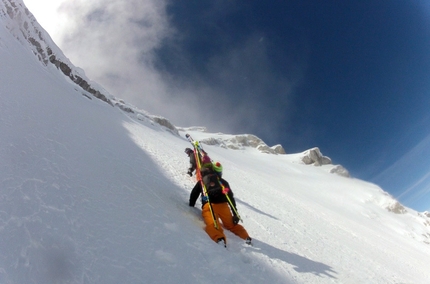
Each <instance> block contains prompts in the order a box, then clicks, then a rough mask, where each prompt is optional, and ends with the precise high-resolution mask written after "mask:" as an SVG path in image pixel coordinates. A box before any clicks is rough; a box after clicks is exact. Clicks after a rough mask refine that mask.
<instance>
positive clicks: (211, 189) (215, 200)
mask: <svg viewBox="0 0 430 284" xmlns="http://www.w3.org/2000/svg"><path fill="white" fill-rule="evenodd" d="M211 178H213V180H211ZM215 178H216V176H211V175H210V174H207V175H205V176H204V177H203V183H204V184H205V186H206V190H207V193H208V196H209V201H210V204H209V203H208V202H207V198H205V197H206V196H203V194H202V184H201V182H197V183H196V185H195V186H194V188H193V190H192V191H191V194H190V201H189V206H191V207H194V205H195V204H196V201H197V198H198V197H199V196H200V194H202V216H203V220H204V222H205V225H206V227H205V231H206V233H207V234H208V235H209V237H210V238H211V239H212V240H213V241H215V242H217V243H219V242H224V245H226V243H227V238H226V236H225V234H224V230H223V227H224V228H225V229H227V230H229V231H231V232H232V233H234V234H235V235H237V236H239V237H240V238H242V239H244V240H245V241H246V243H247V244H249V245H251V238H250V237H249V235H248V232H247V231H246V230H245V228H244V227H243V226H242V225H240V224H238V223H239V217H238V216H237V215H236V212H237V210H236V201H235V199H234V196H233V192H232V191H231V189H230V186H229V184H228V183H227V181H225V180H224V179H220V181H221V182H222V184H223V186H224V191H225V193H223V192H222V189H221V185H220V184H219V181H218V180H217V179H215ZM226 194H227V195H228V196H229V198H230V200H231V203H232V204H231V205H230V206H234V208H231V210H230V206H229V203H228V200H227V197H226ZM210 205H211V206H212V211H213V214H214V216H215V220H216V222H217V223H218V229H217V228H216V227H215V225H214V218H213V216H212V213H211V211H210V207H209V206H210ZM219 220H221V222H222V226H221V223H220V222H219Z"/></svg>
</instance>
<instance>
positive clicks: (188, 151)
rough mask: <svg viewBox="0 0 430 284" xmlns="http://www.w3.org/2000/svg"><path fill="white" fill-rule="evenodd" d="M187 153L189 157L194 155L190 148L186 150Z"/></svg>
mask: <svg viewBox="0 0 430 284" xmlns="http://www.w3.org/2000/svg"><path fill="white" fill-rule="evenodd" d="M185 153H186V154H187V155H190V154H191V153H193V150H191V149H190V148H185Z"/></svg>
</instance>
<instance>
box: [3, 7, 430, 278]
mask: <svg viewBox="0 0 430 284" xmlns="http://www.w3.org/2000/svg"><path fill="white" fill-rule="evenodd" d="M11 3H14V4H17V3H18V4H19V3H21V5H22V2H21V1H12V0H11V1H6V0H1V2H0V64H1V65H0V98H1V101H0V161H1V164H0V167H1V168H0V186H1V187H0V283H6V284H9V283H103V284H105V283H112V284H113V283H428V281H429V279H430V269H428V264H429V263H430V244H429V240H430V216H429V215H430V214H429V213H428V212H424V213H418V212H416V211H414V210H411V209H409V208H404V207H403V206H402V205H401V204H399V203H398V202H397V201H396V200H394V199H393V198H392V197H391V196H389V195H388V194H386V193H385V192H384V191H383V190H382V189H380V188H379V187H377V186H376V185H373V184H370V183H367V182H364V181H361V180H357V179H353V178H345V177H342V176H339V175H333V174H331V173H329V172H328V171H327V170H326V169H325V168H324V167H313V166H309V165H305V164H304V163H303V157H304V153H297V154H288V155H268V154H264V153H261V152H260V151H259V150H258V149H256V148H251V147H238V149H237V150H232V149H231V148H229V147H226V148H224V147H222V146H220V145H205V144H203V147H204V148H205V150H206V151H207V152H208V153H209V154H210V155H211V157H212V159H214V160H217V161H221V162H222V164H223V167H224V177H225V179H227V180H228V181H229V183H230V185H231V186H232V189H233V191H234V193H235V196H236V199H237V203H238V210H239V213H240V215H241V216H242V218H243V219H244V223H243V225H244V226H245V228H246V229H247V230H248V232H249V233H250V235H251V236H252V237H253V239H254V246H253V247H249V246H246V245H244V242H243V240H241V239H239V238H237V237H236V236H234V235H232V234H230V233H229V232H227V238H228V248H227V249H225V248H224V247H222V246H219V245H217V244H215V243H214V242H213V241H212V240H210V239H209V237H208V236H207V235H206V233H205V232H204V231H203V222H202V221H201V216H200V204H199V203H198V204H197V206H196V207H195V208H190V207H188V205H187V202H188V196H189V193H190V190H191V188H192V186H193V185H194V182H195V180H194V179H193V178H190V177H188V176H187V175H186V174H185V173H186V169H187V167H188V160H187V157H186V155H185V154H184V148H186V147H189V143H188V142H187V141H186V139H185V138H184V135H185V133H186V132H188V133H190V134H191V135H192V136H193V137H194V138H195V139H198V140H202V141H203V140H205V139H208V138H211V137H212V138H214V139H218V138H219V136H222V135H221V134H211V133H206V132H202V131H200V130H198V129H195V128H190V129H186V128H180V131H179V132H178V133H175V131H174V129H173V128H171V127H169V125H167V127H164V126H161V125H160V123H159V122H158V121H157V119H154V116H151V115H149V114H146V113H145V112H139V113H137V112H124V109H123V108H121V107H120V108H118V107H112V105H116V103H113V104H107V103H106V101H104V100H102V99H100V100H99V99H91V100H90V99H89V98H92V97H91V96H90V95H88V96H86V95H84V96H83V95H82V94H83V93H85V91H83V90H82V89H81V88H78V87H77V86H76V84H73V83H71V81H70V78H69V77H67V76H65V75H64V73H63V72H60V71H59V69H57V67H55V66H54V65H50V64H44V62H43V60H42V61H41V60H40V58H39V57H38V56H37V54H35V53H34V51H33V49H32V47H31V46H29V45H28V44H27V43H26V41H21V40H17V37H16V36H15V35H16V34H19V32H18V33H17V31H16V30H15V31H14V33H13V32H11V25H13V23H14V22H13V21H12V20H13V19H11V18H10V16H9V14H8V13H7V12H4V11H6V10H7V7H6V6H7V5H8V7H9V6H11ZM6 4H7V5H6ZM15 6H16V8H15V10H14V11H15V12H19V11H17V10H19V9H18V8H19V7H18V6H17V5H15ZM14 15H16V14H14ZM41 32H43V33H44V31H43V30H42V31H41ZM35 55H36V56H35ZM106 97H108V98H110V99H112V100H114V98H113V97H112V96H106ZM122 105H125V103H123V104H122ZM155 118H156V117H155ZM161 120H162V121H163V119H161ZM172 129H173V130H172ZM229 139H230V137H229V136H228V135H226V137H225V141H230V140H229ZM305 152H306V151H305ZM387 208H388V209H390V208H391V209H392V210H387Z"/></svg>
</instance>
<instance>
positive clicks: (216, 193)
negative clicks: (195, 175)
mask: <svg viewBox="0 0 430 284" xmlns="http://www.w3.org/2000/svg"><path fill="white" fill-rule="evenodd" d="M220 181H221V183H222V185H223V186H224V187H226V188H229V191H228V193H227V195H228V197H229V198H230V200H231V203H232V204H233V206H234V209H236V200H235V199H234V194H233V191H232V190H231V187H230V185H229V184H228V182H227V181H226V180H225V179H222V178H221V179H220ZM218 186H219V188H216V187H214V188H207V190H208V195H209V201H210V202H211V203H224V202H228V200H227V197H226V196H225V194H224V193H222V189H221V186H220V185H218ZM200 194H202V184H201V182H200V181H198V182H197V183H196V185H195V186H194V187H193V189H192V190H191V194H190V201H189V205H190V206H191V207H194V205H196V201H197V198H199V196H200ZM205 203H206V201H202V207H203V205H205ZM229 205H230V204H229ZM230 206H231V205H230ZM234 209H233V208H232V211H233V214H236V213H235V210H234Z"/></svg>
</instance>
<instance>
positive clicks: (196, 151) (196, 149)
mask: <svg viewBox="0 0 430 284" xmlns="http://www.w3.org/2000/svg"><path fill="white" fill-rule="evenodd" d="M185 137H187V139H188V141H189V142H190V143H191V144H192V145H193V147H194V159H195V160H196V176H197V180H198V181H199V182H200V185H201V186H202V189H203V197H205V198H206V201H207V203H208V206H209V211H210V212H211V216H212V220H213V222H214V226H215V229H217V230H218V229H219V227H218V222H217V218H216V217H215V213H214V210H213V208H212V204H211V202H210V200H209V195H208V192H207V189H206V185H205V183H204V182H203V179H202V174H201V171H200V170H201V164H200V157H202V156H203V154H202V152H203V153H204V154H206V152H205V151H204V150H203V149H202V148H201V147H200V144H199V143H198V141H194V139H193V138H192V137H191V136H190V134H188V133H187V134H185Z"/></svg>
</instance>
